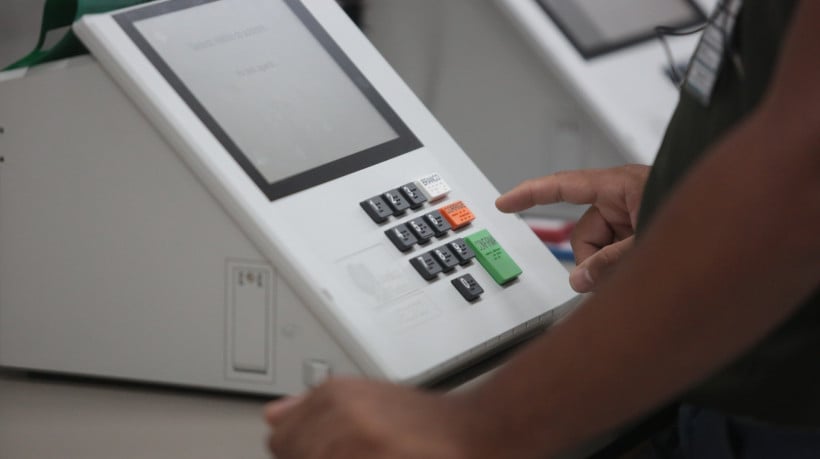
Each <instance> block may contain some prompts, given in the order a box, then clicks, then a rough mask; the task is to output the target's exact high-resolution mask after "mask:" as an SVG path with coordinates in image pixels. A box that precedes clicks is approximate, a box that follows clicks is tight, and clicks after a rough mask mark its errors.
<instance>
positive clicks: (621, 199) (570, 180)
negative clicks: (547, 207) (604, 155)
mask: <svg viewBox="0 0 820 459" xmlns="http://www.w3.org/2000/svg"><path fill="white" fill-rule="evenodd" d="M648 175H649V166H643V165H637V164H630V165H626V166H621V167H613V168H609V169H589V170H579V171H568V172H559V173H556V174H552V175H547V176H546V177H541V178H538V179H532V180H527V181H525V182H523V183H521V184H520V185H518V186H516V187H515V188H513V189H512V190H510V191H508V192H507V193H505V194H504V195H502V196H501V197H500V198H498V200H496V203H495V205H496V207H498V209H499V210H501V211H502V212H520V211H522V210H525V209H529V208H530V207H533V206H535V205H543V204H553V203H556V202H569V203H572V204H591V206H590V208H589V209H588V210H587V211H586V212H585V213H584V215H582V216H581V218H580V220H578V223H577V224H576V225H575V230H574V231H573V234H572V239H571V244H572V250H573V253H574V254H575V263H576V267H575V269H574V270H573V271H572V272H571V273H570V277H569V282H570V285H571V286H572V288H573V289H575V291H577V292H581V293H585V292H590V291H593V290H595V287H596V285H598V284H599V282H600V281H601V280H602V279H604V278H605V277H606V276H607V274H608V273H609V272H610V271H611V270H612V269H613V267H614V266H615V265H616V264H617V262H618V260H620V259H621V257H622V256H623V255H624V253H626V252H627V251H628V250H629V249H630V248H631V247H632V244H633V243H634V237H635V236H634V235H635V226H636V225H637V222H638V210H639V207H640V203H641V198H642V197H643V189H644V185H645V184H646V179H647V177H648Z"/></svg>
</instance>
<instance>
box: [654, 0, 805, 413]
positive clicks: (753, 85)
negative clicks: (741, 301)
mask: <svg viewBox="0 0 820 459" xmlns="http://www.w3.org/2000/svg"><path fill="white" fill-rule="evenodd" d="M808 1H812V0H808ZM796 4H797V1H796V0H746V1H745V2H744V6H743V9H742V10H741V12H740V16H739V18H738V23H737V26H736V27H735V31H734V34H733V36H732V38H731V46H730V47H729V52H734V53H736V54H737V56H738V57H740V59H741V61H742V65H743V75H742V76H741V74H740V72H738V71H737V69H736V68H735V66H734V65H732V63H731V62H730V61H729V60H725V61H724V63H723V66H722V68H721V71H720V74H719V75H718V80H717V82H716V84H715V88H714V93H713V96H712V100H711V103H710V104H709V106H708V107H704V106H703V105H702V104H701V103H700V102H698V101H696V100H695V99H694V98H693V97H691V96H689V95H688V94H687V93H686V92H685V91H683V92H682V93H681V100H680V102H679V104H678V107H677V109H676V111H675V114H674V116H673V118H672V121H671V123H670V124H669V127H668V128H667V132H666V135H665V138H664V141H663V144H662V145H661V148H660V151H659V153H658V156H657V159H656V161H655V164H654V166H653V167H652V172H651V173H650V176H649V180H648V182H647V185H646V189H645V191H644V200H643V203H642V205H641V214H640V218H639V224H638V228H639V231H640V229H641V228H644V227H646V224H647V223H648V221H649V220H650V219H651V218H652V215H653V214H654V213H655V211H656V209H657V208H658V207H659V206H660V205H662V203H663V200H664V198H665V197H666V196H668V194H669V192H670V191H671V190H672V189H673V187H674V186H675V184H676V183H677V181H678V180H679V179H680V178H681V177H683V176H684V175H685V174H686V172H687V171H688V170H689V168H690V167H691V166H692V165H693V164H695V163H696V162H697V160H698V159H699V158H700V157H701V155H703V154H705V153H707V152H708V148H709V146H710V145H712V144H714V143H715V142H716V141H717V140H718V139H719V138H720V137H721V136H722V135H724V134H725V133H726V132H728V131H729V130H730V129H731V128H732V127H733V126H735V125H736V124H737V123H738V122H739V121H740V120H741V119H742V118H743V117H744V116H746V115H747V114H749V113H750V112H751V111H752V110H754V109H755V107H756V106H757V105H758V103H759V102H760V101H761V99H762V97H763V96H764V94H765V92H766V89H767V87H768V86H769V82H770V80H771V78H772V75H773V72H774V69H775V67H776V64H777V57H778V54H779V51H780V48H781V45H782V44H783V40H784V38H785V34H786V32H787V29H788V27H789V24H790V18H791V15H792V12H793V10H794V9H795V6H796ZM818 84H820V82H818ZM771 153H772V154H773V155H777V154H778V152H776V151H773V152H771ZM784 160H788V159H787V158H784ZM733 173H734V171H731V170H727V171H726V177H727V180H731V176H732V174H733ZM736 205H738V206H747V207H749V211H750V212H766V209H762V208H756V207H755V204H754V203H749V202H737V203H736ZM705 224H711V225H719V224H720V222H719V221H716V222H709V223H705ZM639 236H640V235H639ZM818 280H820V275H818ZM738 320H743V318H742V317H739V318H738ZM693 332H694V333H697V330H693ZM670 358H674V356H670ZM682 401H683V402H685V403H689V404H693V405H697V406H702V407H705V408H710V409H716V410H719V411H722V412H724V413H727V414H730V415H735V416H741V417H747V418H752V419H755V420H759V421H763V422H768V423H772V424H780V425H795V426H820V291H817V292H815V294H814V295H812V296H811V297H810V298H808V299H807V301H806V302H805V304H803V305H802V307H801V308H800V309H799V310H798V311H797V312H796V314H794V315H793V316H792V317H791V318H790V319H789V320H788V321H787V322H786V323H785V324H784V325H782V326H780V327H779V328H778V329H777V330H775V331H774V332H773V333H771V334H770V335H769V336H768V337H766V338H765V339H764V340H763V341H762V342H760V343H759V344H758V345H756V346H755V347H754V348H753V349H751V350H749V351H748V352H746V353H745V354H744V355H743V356H742V357H740V358H739V359H737V360H735V361H734V362H732V363H731V364H729V365H728V366H727V367H725V368H723V369H721V370H719V371H718V372H717V373H715V374H713V375H712V376H710V377H709V378H707V379H706V380H705V381H702V382H700V383H699V384H697V385H695V386H694V387H693V388H691V390H689V391H688V392H687V393H686V394H684V396H683V397H682Z"/></svg>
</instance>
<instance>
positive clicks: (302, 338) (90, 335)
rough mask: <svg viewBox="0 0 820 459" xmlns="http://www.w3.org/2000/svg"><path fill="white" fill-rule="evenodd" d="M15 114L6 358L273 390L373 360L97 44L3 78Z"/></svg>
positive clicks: (8, 182) (41, 366)
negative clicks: (342, 338)
mask: <svg viewBox="0 0 820 459" xmlns="http://www.w3.org/2000/svg"><path fill="white" fill-rule="evenodd" d="M0 125H1V126H3V128H4V133H3V134H2V135H0V152H2V154H0V156H2V157H3V163H0V364H2V365H4V366H9V367H18V368H30V369H35V370H44V371H56V372H66V373H75V374H85V375H96V376H106V377H117V378H126V379H131V380H137V381H155V382H162V383H169V384H182V385H188V386H196V387H207V388H221V389H228V390H234V391H251V392H265V393H294V392H298V391H300V390H302V389H304V387H306V385H308V384H310V383H312V378H314V377H317V376H320V375H319V374H318V372H321V371H325V370H326V369H327V370H331V371H333V372H334V373H336V374H360V370H359V369H358V368H357V366H356V365H355V364H353V363H352V362H351V360H350V358H349V357H348V356H347V355H346V354H345V352H344V351H343V350H342V349H341V348H340V347H339V346H338V344H336V342H335V341H334V340H333V339H332V338H331V337H330V336H329V335H328V334H327V332H326V331H325V329H324V328H323V327H322V326H320V325H319V324H318V323H317V322H316V319H315V318H314V317H313V315H312V314H311V313H310V312H309V310H308V309H307V308H305V306H304V304H303V303H302V302H301V301H300V300H299V299H298V298H297V296H296V295H295V293H294V292H293V290H292V289H291V288H290V287H289V286H288V284H287V282H285V281H284V280H283V279H282V278H281V276H280V275H279V273H278V270H277V269H276V268H274V267H273V266H272V265H271V264H270V263H269V262H268V261H267V260H266V259H265V257H264V255H262V254H261V253H260V252H259V251H258V250H257V249H256V248H255V247H254V245H253V244H252V243H251V242H250V241H249V240H248V238H247V237H246V236H245V235H244V234H243V232H242V231H241V230H240V228H239V227H238V226H237V225H236V223H235V222H234V221H233V220H232V219H231V218H230V217H229V216H228V215H227V214H226V213H225V211H224V210H223V209H222V208H221V207H220V206H219V204H218V203H217V202H216V201H215V200H214V199H213V198H212V196H211V195H210V193H209V192H208V190H207V189H206V188H205V187H204V186H203V185H202V184H201V183H200V182H199V181H198V180H197V178H196V177H195V176H194V175H193V173H191V171H190V170H189V169H188V168H187V166H185V164H183V163H182V161H181V160H180V159H179V156H178V155H177V154H176V153H175V152H174V151H173V150H172V149H171V147H170V146H169V145H168V143H167V142H165V141H164V140H163V139H162V138H161V137H160V136H159V134H158V132H157V131H156V130H155V129H154V128H153V127H152V126H151V125H150V124H149V123H148V121H147V120H146V119H145V117H144V116H143V115H142V114H141V113H140V112H139V111H138V110H137V109H136V107H134V106H133V105H132V104H131V103H130V102H129V101H128V99H127V97H126V96H125V95H124V94H123V93H122V91H120V89H119V88H118V87H117V86H116V85H115V84H114V82H113V81H111V79H110V78H109V77H108V75H107V74H106V73H105V72H104V71H103V70H102V68H100V66H99V65H98V64H97V63H96V62H95V61H94V60H93V59H92V58H90V57H81V58H75V59H71V60H68V61H62V62H58V63H55V64H50V65H46V66H43V67H39V68H37V69H35V70H32V71H30V72H29V74H28V75H27V76H25V77H21V78H16V79H13V80H9V81H5V82H3V83H0ZM314 373H317V374H314Z"/></svg>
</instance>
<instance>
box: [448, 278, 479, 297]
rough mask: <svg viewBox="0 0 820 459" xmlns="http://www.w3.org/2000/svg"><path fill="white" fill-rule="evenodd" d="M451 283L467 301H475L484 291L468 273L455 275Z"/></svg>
mask: <svg viewBox="0 0 820 459" xmlns="http://www.w3.org/2000/svg"><path fill="white" fill-rule="evenodd" d="M451 283H452V284H453V286H454V287H455V288H456V290H458V293H461V296H463V297H464V299H465V300H467V301H475V300H476V299H478V297H480V296H481V294H482V293H484V289H483V288H481V286H480V285H478V282H476V280H475V279H473V276H471V275H469V274H465V275H463V276H461V277H457V278H455V279H453V280H452V282H451Z"/></svg>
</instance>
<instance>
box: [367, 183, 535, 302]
mask: <svg viewBox="0 0 820 459" xmlns="http://www.w3.org/2000/svg"><path fill="white" fill-rule="evenodd" d="M449 192H450V186H449V185H448V184H447V183H446V182H445V181H444V179H442V178H441V176H439V175H438V174H430V175H428V176H426V177H422V178H420V179H418V180H416V181H414V182H409V183H406V184H404V185H402V186H400V187H397V188H394V189H392V190H390V191H386V192H384V193H381V194H379V195H376V196H373V197H371V198H369V199H366V200H364V201H362V202H360V203H359V206H360V207H361V208H362V209H364V211H365V212H366V213H367V215H368V216H369V217H370V218H371V219H372V220H373V221H374V222H375V223H377V224H382V223H384V222H386V221H388V220H390V217H394V218H397V219H400V218H401V217H402V216H404V215H405V214H406V213H407V211H408V210H410V211H411V213H412V212H414V211H417V210H419V209H422V208H424V207H425V203H427V202H433V201H436V200H440V199H442V198H444V197H446V196H447V195H448V193H449ZM475 218H476V217H475V215H474V214H473V212H472V211H471V210H470V208H469V207H467V205H466V204H465V203H464V201H455V202H451V203H449V204H445V205H442V206H441V207H439V208H437V209H428V210H427V211H426V212H425V213H421V212H420V213H419V214H417V215H411V216H410V217H407V219H406V220H403V223H399V224H395V226H393V227H392V228H390V229H388V230H386V231H385V232H384V234H385V235H386V236H387V238H388V239H390V241H391V242H392V243H393V245H395V246H396V248H397V249H398V250H399V251H401V252H402V253H405V252H409V251H411V250H412V249H413V248H414V247H415V246H416V245H426V244H428V243H429V242H430V241H431V240H432V239H433V238H442V239H443V238H446V237H447V236H448V234H449V233H450V231H456V230H461V229H463V228H465V227H467V226H469V225H470V224H471V223H472V222H473V221H474V220H475ZM474 258H475V259H477V260H478V262H479V264H480V265H481V266H482V267H483V268H484V269H485V270H486V271H487V272H488V273H489V274H490V276H491V277H492V278H493V280H495V281H496V282H497V283H498V284H500V285H505V284H507V283H509V282H510V281H512V280H514V279H516V278H517V277H518V276H520V275H521V268H519V267H518V265H517V264H515V262H514V261H513V260H512V258H511V257H510V256H509V254H508V253H507V252H506V251H505V250H504V249H503V248H502V247H501V245H500V244H498V241H496V240H495V238H494V237H493V236H492V235H491V234H490V233H489V232H488V231H487V230H480V231H478V232H476V233H474V234H471V235H469V236H465V237H464V238H458V239H455V240H452V241H449V242H446V243H444V244H438V247H432V248H428V249H426V250H425V251H423V252H421V253H418V254H414V255H412V256H411V258H409V262H410V265H411V266H413V269H415V270H416V272H418V274H419V275H420V276H421V277H422V278H423V279H425V280H427V281H434V280H435V279H437V278H438V276H439V274H444V275H445V276H449V273H454V272H456V269H457V268H458V267H459V266H464V267H465V268H467V269H471V268H470V266H469V265H470V264H471V262H472V260H473V259H474ZM465 268H459V269H465ZM455 276H457V277H455ZM453 277H455V278H454V279H452V280H451V281H450V282H451V283H452V285H453V286H454V287H455V288H456V289H457V290H458V292H459V293H460V294H461V296H463V297H464V299H466V300H467V301H471V302H472V301H475V300H477V299H478V298H480V296H481V295H482V294H483V293H484V289H483V288H482V287H481V286H480V285H479V284H478V282H477V281H476V280H475V278H474V277H473V276H472V275H471V274H469V273H466V272H462V273H461V274H454V275H453Z"/></svg>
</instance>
